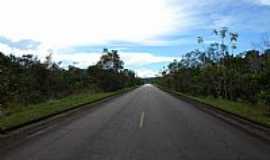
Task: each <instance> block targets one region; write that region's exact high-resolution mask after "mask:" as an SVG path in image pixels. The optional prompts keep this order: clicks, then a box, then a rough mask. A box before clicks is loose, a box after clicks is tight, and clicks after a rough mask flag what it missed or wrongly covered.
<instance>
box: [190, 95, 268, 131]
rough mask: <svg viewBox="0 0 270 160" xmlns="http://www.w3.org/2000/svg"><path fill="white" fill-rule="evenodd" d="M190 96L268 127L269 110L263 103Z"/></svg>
mask: <svg viewBox="0 0 270 160" xmlns="http://www.w3.org/2000/svg"><path fill="white" fill-rule="evenodd" d="M189 97H190V96H189ZM192 98H193V99H196V100H198V101H201V102H204V103H207V104H211V105H212V106H214V107H217V108H219V109H222V110H225V111H228V112H232V113H235V114H237V115H240V116H242V117H245V118H247V119H250V120H253V121H255V122H258V123H261V124H264V125H266V126H268V127H270V115H269V112H267V109H266V108H267V106H264V105H263V104H250V103H243V102H234V101H229V100H224V99H220V98H214V97H192Z"/></svg>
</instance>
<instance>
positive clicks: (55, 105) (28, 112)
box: [0, 88, 132, 130]
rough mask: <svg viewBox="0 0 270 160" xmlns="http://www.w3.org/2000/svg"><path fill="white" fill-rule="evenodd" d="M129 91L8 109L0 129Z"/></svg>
mask: <svg viewBox="0 0 270 160" xmlns="http://www.w3.org/2000/svg"><path fill="white" fill-rule="evenodd" d="M131 89H132V88H125V89H121V90H117V91H113V92H100V93H96V94H93V93H87V92H86V93H81V94H77V95H71V96H67V97H64V98H60V99H55V100H51V101H47V102H43V103H38V104H32V105H29V106H27V107H23V106H16V107H13V108H8V109H7V110H8V115H6V116H3V117H2V118H0V128H1V129H2V130H6V129H10V128H12V127H17V126H20V125H23V124H25V123H28V122H31V121H35V120H38V119H42V118H44V117H47V116H50V115H53V114H57V113H60V112H63V111H66V110H70V109H75V108H78V107H80V105H83V104H88V103H94V102H97V101H99V100H102V99H104V98H107V97H110V96H114V95H117V94H121V93H123V92H126V91H129V90H131Z"/></svg>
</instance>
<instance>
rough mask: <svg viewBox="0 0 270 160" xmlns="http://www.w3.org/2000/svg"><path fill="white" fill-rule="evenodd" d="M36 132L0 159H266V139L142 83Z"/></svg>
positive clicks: (269, 151)
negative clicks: (66, 119) (72, 117)
mask: <svg viewBox="0 0 270 160" xmlns="http://www.w3.org/2000/svg"><path fill="white" fill-rule="evenodd" d="M40 132H42V131H40ZM36 134H37V135H32V137H31V138H28V140H26V142H24V143H23V144H20V145H17V146H16V147H14V148H13V149H10V150H9V151H8V152H5V153H4V154H3V155H1V157H0V159H1V160H203V159H205V160H240V159H241V160H242V159H243V160H269V159H270V145H269V144H267V143H264V142H262V141H261V140H259V139H256V138H255V137H252V136H250V135H248V134H247V133H245V132H243V131H241V130H239V129H237V128H235V127H233V126H231V125H229V124H227V123H225V122H224V121H222V120H219V119H217V118H215V117H213V116H211V115H208V114H207V113H204V112H202V111H200V110H198V109H196V108H195V107H193V106H192V105H191V104H188V103H186V102H183V101H181V100H179V99H176V98H175V97H172V96H170V95H169V94H167V93H165V92H163V91H161V90H159V89H157V88H156V87H154V86H152V85H144V86H142V87H140V88H138V89H136V90H134V91H132V92H129V93H127V94H125V95H123V96H120V97H118V98H115V99H113V100H111V101H109V102H106V103H104V104H102V105H100V106H98V107H97V109H95V110H93V111H89V113H84V114H83V115H82V116H81V117H79V118H76V119H75V120H72V121H71V122H70V123H67V124H65V125H63V124H62V125H59V126H58V127H56V128H54V129H53V130H50V131H44V133H40V135H39V133H36Z"/></svg>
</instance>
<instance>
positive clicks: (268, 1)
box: [253, 0, 270, 5]
mask: <svg viewBox="0 0 270 160" xmlns="http://www.w3.org/2000/svg"><path fill="white" fill-rule="evenodd" d="M253 1H254V2H255V3H257V4H260V5H270V0H253Z"/></svg>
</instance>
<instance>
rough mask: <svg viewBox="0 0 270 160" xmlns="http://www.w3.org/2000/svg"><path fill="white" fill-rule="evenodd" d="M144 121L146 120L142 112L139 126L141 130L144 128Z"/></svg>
mask: <svg viewBox="0 0 270 160" xmlns="http://www.w3.org/2000/svg"><path fill="white" fill-rule="evenodd" d="M143 120H144V112H142V114H141V119H140V125H139V127H140V128H142V127H143Z"/></svg>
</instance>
